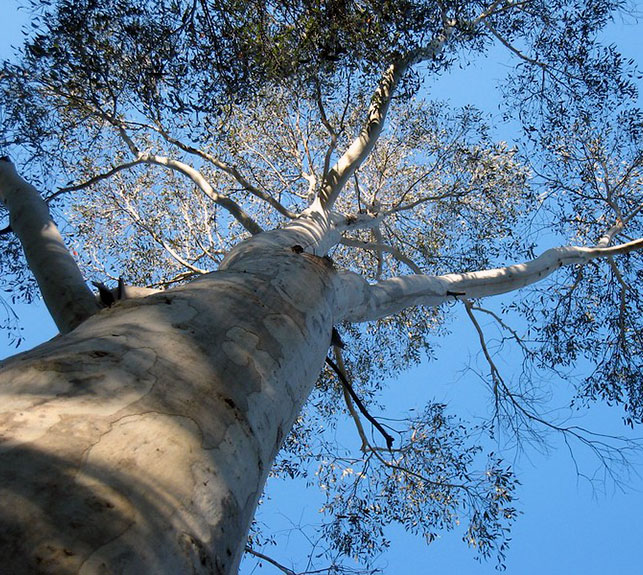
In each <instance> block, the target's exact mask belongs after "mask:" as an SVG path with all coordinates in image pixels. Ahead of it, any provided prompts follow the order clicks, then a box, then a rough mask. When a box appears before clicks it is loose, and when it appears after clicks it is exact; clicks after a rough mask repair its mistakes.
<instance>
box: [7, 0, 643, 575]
mask: <svg viewBox="0 0 643 575" xmlns="http://www.w3.org/2000/svg"><path fill="white" fill-rule="evenodd" d="M0 5H1V7H0V11H1V13H0V16H1V18H0V57H4V56H6V55H7V54H8V46H9V45H10V44H11V43H14V44H15V43H19V42H20V40H21V35H20V27H21V25H22V23H24V22H25V19H26V17H27V14H26V12H22V15H21V14H20V13H19V12H17V11H16V9H15V7H16V6H17V5H18V2H16V1H15V0H0ZM609 39H610V40H611V41H613V42H615V43H617V44H618V45H619V46H620V47H621V49H622V51H623V52H624V53H625V54H626V55H627V56H629V57H632V58H634V59H638V60H639V62H641V64H642V65H643V58H642V56H643V26H641V25H640V24H636V23H634V22H633V21H632V20H630V21H628V22H627V23H618V25H615V26H613V27H612V28H611V30H610V32H609ZM502 72H503V64H502V62H500V64H498V65H496V67H494V68H491V69H490V68H489V67H485V68H484V69H475V68H470V69H467V70H466V71H463V72H460V73H458V74H454V75H450V76H447V77H444V78H442V79H440V80H439V81H438V82H435V83H431V84H430V85H429V89H430V90H431V93H432V94H435V95H436V96H437V97H440V98H447V99H449V100H451V101H452V102H453V103H454V104H456V105H461V104H465V103H475V104H477V105H480V106H481V107H487V108H488V109H491V110H493V108H494V106H493V104H492V103H493V102H494V98H495V95H494V92H493V83H492V82H489V78H490V77H491V78H492V79H494V78H500V77H501V76H502ZM471 86H475V89H474V90H472V89H471ZM490 103H491V105H490ZM0 295H2V294H0ZM18 313H19V314H20V316H21V320H22V322H23V325H24V326H25V336H26V340H27V341H26V343H25V344H23V346H21V348H20V351H22V350H25V349H28V348H29V347H32V346H34V345H36V344H38V343H40V342H42V341H44V340H46V339H48V338H50V337H51V336H53V335H54V333H55V330H54V328H53V324H52V322H51V320H50V319H49V317H48V315H47V312H46V309H45V308H44V306H43V305H42V304H37V305H35V306H32V307H30V308H25V307H20V308H18ZM461 320H462V318H460V321H458V320H456V321H454V322H453V324H452V328H453V331H454V333H453V335H451V336H448V337H446V338H444V339H443V340H442V341H441V342H440V345H441V349H440V352H439V357H440V359H439V360H438V361H436V362H432V363H430V364H423V365H422V366H420V367H419V368H417V369H414V370H412V371H411V372H409V373H407V374H405V375H404V376H403V377H401V378H400V379H399V380H397V381H395V382H391V384H390V390H391V391H390V392H389V393H388V395H387V396H386V399H385V402H386V403H388V405H389V408H390V409H391V410H399V411H404V410H406V409H409V408H410V407H413V406H414V405H416V406H417V405H419V404H421V402H422V401H423V399H424V400H431V399H436V400H438V401H443V402H446V403H448V404H449V405H450V406H451V407H452V408H453V410H454V411H455V412H457V413H458V414H460V415H462V416H463V417H466V416H467V415H468V414H469V413H475V412H477V411H478V408H479V404H480V403H484V402H485V401H486V399H485V396H484V395H483V394H482V393H481V386H480V384H479V383H477V382H476V378H475V377H474V376H473V375H472V374H471V373H470V372H464V373H463V370H465V369H466V366H467V365H470V364H472V363H473V364H474V365H475V364H476V362H478V360H479V358H478V357H477V353H478V350H477V347H476V340H475V334H474V333H473V328H472V327H471V326H470V325H467V323H466V322H465V321H461ZM7 343H8V342H7V341H6V340H5V339H3V338H2V337H1V336H0V357H6V356H8V355H11V354H12V353H14V352H15V350H13V349H12V348H10V347H8V345H7ZM504 360H505V362H506V363H507V365H510V364H511V360H512V358H510V357H508V358H507V357H505V358H504ZM402 389H403V390H404V393H403V394H401V393H400V392H399V390H402ZM387 415H388V413H387ZM583 424H584V425H585V426H587V427H591V428H592V429H596V430H600V431H608V432H612V433H619V434H620V433H624V432H625V431H626V430H625V428H624V427H623V426H622V425H621V423H620V414H619V413H618V412H617V411H614V410H610V409H608V408H600V409H597V410H596V411H595V412H594V413H593V414H592V415H591V417H588V418H587V419H586V420H583ZM640 434H641V435H643V432H642V433H640ZM508 455H509V456H510V457H513V454H512V453H509V454H508ZM579 462H580V464H581V465H582V466H584V468H585V469H588V468H591V466H592V465H593V463H592V462H590V461H585V460H584V456H583V455H582V454H580V455H579ZM637 463H638V464H639V465H640V464H641V463H643V458H641V460H639V461H638V462H637ZM515 469H516V471H517V474H518V476H519V478H520V480H521V482H522V486H521V488H520V489H519V497H520V501H519V507H520V509H521V511H523V515H522V516H521V517H520V518H519V519H518V521H517V523H516V525H515V528H514V530H513V535H512V545H511V548H510V550H509V553H508V557H507V572H508V573H510V574H516V575H532V574H533V575H535V574H538V575H540V574H548V575H559V574H560V575H576V574H578V575H581V574H583V575H606V574H620V573H633V574H636V573H643V545H641V539H642V537H643V493H642V492H641V488H642V487H643V481H641V479H640V478H637V477H634V478H632V480H631V482H630V485H631V488H630V490H628V491H626V492H621V491H618V490H615V489H614V487H613V486H608V487H607V489H606V490H605V492H600V491H596V490H594V489H593V488H592V487H591V486H589V485H588V484H587V483H586V482H584V481H583V480H580V479H579V478H578V476H577V475H576V473H575V470H574V464H573V461H572V459H571V458H570V457H569V455H568V453H567V452H566V451H565V450H564V449H563V448H562V446H561V445H560V441H556V440H555V439H554V440H553V450H552V452H551V453H549V454H542V453H539V452H537V451H533V450H527V454H525V455H522V456H521V457H520V458H519V459H517V460H516V462H515ZM269 493H271V494H272V502H269V503H268V504H267V505H266V508H265V510H264V511H263V517H264V520H267V521H271V522H273V523H274V524H275V525H281V527H280V528H285V527H286V526H287V525H288V522H289V521H292V522H295V523H297V522H298V521H300V520H301V518H302V517H308V516H307V515H304V514H303V512H302V510H306V511H307V512H309V513H311V515H312V516H313V517H314V514H315V511H316V509H317V508H318V506H319V501H318V500H316V498H315V496H314V495H312V494H310V495H306V494H305V492H303V491H296V490H293V488H292V486H290V485H288V486H285V485H274V486H273V487H272V488H271V490H270V491H269ZM284 515H287V516H288V517H289V519H288V520H285V519H284ZM392 539H393V541H392V545H391V549H390V550H389V551H388V552H387V553H386V555H385V556H383V558H382V561H381V565H380V566H382V567H384V572H385V573H387V574H391V575H397V574H402V573H404V574H406V575H424V574H433V573H435V574H441V573H445V572H450V573H456V574H471V575H483V574H488V573H495V572H496V571H495V570H494V565H493V563H489V564H484V563H483V564H479V563H477V562H475V561H474V560H473V554H472V553H471V552H470V551H469V550H468V549H467V547H466V546H465V545H464V544H463V543H462V542H461V541H460V538H459V536H458V535H453V534H445V535H444V536H442V537H441V538H440V539H438V540H437V541H436V542H435V543H433V544H432V545H431V546H426V545H425V544H424V543H423V542H422V541H421V540H420V539H417V538H414V537H412V536H407V535H405V534H403V533H401V532H395V533H393V537H392ZM297 546H298V542H297V539H296V537H295V536H293V538H292V540H291V545H290V547H281V548H279V549H276V550H274V551H270V553H273V554H274V556H275V558H277V559H279V560H280V561H282V562H283V563H285V564H288V558H289V557H290V556H297V555H298V553H297V550H296V547H297ZM250 572H251V569H250V568H249V566H246V568H245V569H244V573H250ZM256 572H259V573H263V574H268V575H270V574H272V573H277V571H275V570H274V569H273V568H271V567H269V566H267V565H264V567H263V568H262V569H261V570H257V571H256Z"/></svg>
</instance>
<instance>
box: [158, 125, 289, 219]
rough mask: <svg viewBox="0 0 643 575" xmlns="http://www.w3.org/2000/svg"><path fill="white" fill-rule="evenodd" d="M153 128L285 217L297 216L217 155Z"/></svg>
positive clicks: (170, 141)
mask: <svg viewBox="0 0 643 575" xmlns="http://www.w3.org/2000/svg"><path fill="white" fill-rule="evenodd" d="M155 130H156V131H158V133H159V134H161V136H163V138H165V140H167V141H168V142H169V143H171V144H174V145H175V146H177V147H178V148H180V149H181V150H183V151H184V152H188V153H189V154H192V155H195V156H198V157H199V158H201V159H203V160H206V161H207V162H209V163H210V164H212V165H213V166H215V167H216V168H218V169H219V170H221V171H222V172H224V173H226V174H228V175H229V176H231V177H232V178H234V179H235V180H236V181H237V182H238V183H239V184H240V185H241V187H242V188H243V189H244V190H246V191H247V192H249V193H250V194H252V195H253V196H255V197H257V198H259V199H261V200H263V201H265V202H266V203H268V204H270V205H271V206H272V207H273V208H275V209H276V210H277V211H278V212H279V213H280V214H282V215H283V216H286V217H287V218H290V219H293V218H296V217H297V214H295V213H294V212H291V211H290V210H289V209H287V208H286V207H284V206H283V205H282V204H281V203H280V202H279V201H277V200H276V199H275V198H273V197H272V196H271V195H270V194H268V193H266V192H264V191H263V190H261V189H260V188H258V187H257V186H254V185H253V184H251V183H250V182H249V181H248V180H247V179H246V178H245V177H244V176H243V175H242V174H241V172H240V171H239V170H238V168H236V167H235V166H229V165H228V164H226V163H225V162H223V161H222V160H219V159H218V158H217V157H215V156H213V155H212V154H209V153H207V152H204V151H203V150H200V149H198V148H195V147H193V146H190V145H188V144H186V143H184V142H181V141H180V140H178V139H177V138H173V137H172V136H170V135H169V134H168V133H167V132H165V130H163V129H162V128H155Z"/></svg>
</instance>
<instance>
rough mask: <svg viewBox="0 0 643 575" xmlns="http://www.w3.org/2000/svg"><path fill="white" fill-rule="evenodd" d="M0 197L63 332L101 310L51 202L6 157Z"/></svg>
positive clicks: (1, 166) (2, 163)
mask: <svg viewBox="0 0 643 575" xmlns="http://www.w3.org/2000/svg"><path fill="white" fill-rule="evenodd" d="M0 201H1V202H2V203H3V204H4V205H5V206H6V207H7V208H8V210H9V216H10V223H11V228H12V230H13V232H14V233H15V234H16V235H17V236H18V239H19V240H20V243H21V244H22V247H23V249H24V252H25V256H26V258H27V263H28V264H29V268H30V269H31V271H32V272H33V274H34V276H35V277H36V281H37V282H38V286H39V287H40V291H41V293H42V296H43V299H44V301H45V304H46V305H47V309H49V312H50V313H51V316H52V318H53V319H54V322H55V323H56V326H57V327H58V329H59V330H60V331H61V333H66V332H68V331H71V330H72V329H74V328H75V327H76V326H78V325H79V324H80V323H81V322H82V321H84V320H85V319H87V318H88V317H89V316H91V315H92V314H94V313H95V312H96V311H98V309H99V307H98V304H97V303H96V299H95V298H94V295H93V293H92V292H91V290H90V289H89V288H88V287H87V284H86V283H85V280H84V278H83V275H82V273H81V271H80V269H79V268H78V265H77V264H76V261H75V260H74V258H73V257H72V255H71V254H70V253H69V251H68V250H67V248H66V247H65V244H64V242H63V239H62V237H61V236H60V233H59V232H58V228H57V227H56V225H55V224H54V222H53V221H52V219H51V216H50V215H49V209H48V207H47V204H46V203H45V201H44V200H43V199H42V198H41V196H40V194H39V193H38V192H37V191H36V189H35V188H34V187H33V186H32V185H31V184H29V183H27V182H26V181H25V180H23V179H22V178H21V177H20V175H18V173H17V172H16V169H15V167H14V165H13V164H12V163H11V162H9V161H6V160H1V161H0Z"/></svg>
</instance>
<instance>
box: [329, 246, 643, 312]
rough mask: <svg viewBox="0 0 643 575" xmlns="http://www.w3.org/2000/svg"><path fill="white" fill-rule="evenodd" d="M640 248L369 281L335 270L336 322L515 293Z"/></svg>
mask: <svg viewBox="0 0 643 575" xmlns="http://www.w3.org/2000/svg"><path fill="white" fill-rule="evenodd" d="M636 250H643V239H638V240H634V241H632V242H629V243H626V244H620V245H617V246H613V247H592V248H588V247H580V246H565V247H558V248H552V249H549V250H547V251H546V252H544V253H543V254H542V255H541V256H539V257H537V258H536V259H534V260H531V261H528V262H525V263H521V264H514V265H511V266H506V267H503V268H495V269H490V270H481V271H475V272H467V273H460V274H446V275H442V276H428V275H411V276H402V277H395V278H391V279H388V280H385V281H382V282H379V283H377V284H374V285H369V284H368V283H367V282H366V281H365V280H364V279H363V278H362V277H361V276H358V275H357V274H354V273H351V272H344V273H340V274H338V286H337V294H338V296H337V297H338V307H339V310H338V315H337V317H336V321H337V322H339V321H354V322H360V321H370V320H375V319H379V318H381V317H384V316H387V315H390V314H394V313H397V312H399V311H401V310H403V309H405V308H407V307H412V306H417V305H425V306H437V305H440V304H442V303H444V302H446V301H450V300H451V301H452V300H453V298H456V299H457V298H459V297H462V298H481V297H488V296H492V295H499V294H503V293H507V292H510V291H515V290H517V289H520V288H522V287H525V286H528V285H530V284H533V283H536V282H538V281H541V280H543V279H544V278H546V277H547V276H548V275H550V274H551V273H553V272H554V271H556V270H557V269H558V268H560V267H562V266H568V265H574V264H580V265H582V264H586V263H587V262H589V261H591V260H593V259H596V258H604V257H610V256H614V255H620V254H626V253H629V252H631V251H636Z"/></svg>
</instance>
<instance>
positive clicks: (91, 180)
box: [45, 158, 143, 202]
mask: <svg viewBox="0 0 643 575" xmlns="http://www.w3.org/2000/svg"><path fill="white" fill-rule="evenodd" d="M142 163H143V160H141V159H140V158H137V159H136V160H132V161H131V162H125V163H124V164H119V165H118V166H115V167H113V168H112V169H111V170H108V171H107V172H104V173H102V174H97V175H96V176H93V177H92V178H89V180H86V181H84V182H81V183H79V184H74V185H73V186H65V187H64V188H58V190H56V191H55V192H54V193H52V194H49V195H48V196H47V197H46V198H45V201H47V202H50V201H51V200H53V199H55V198H57V197H58V196H60V195H62V194H65V193H67V192H76V191H78V190H83V189H85V188H88V187H90V186H93V185H94V184H97V183H98V182H101V181H103V180H106V179H108V178H111V177H112V176H113V175H114V174H117V173H118V172H122V171H123V170H128V169H129V168H132V167H134V166H138V165H139V164H142Z"/></svg>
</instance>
